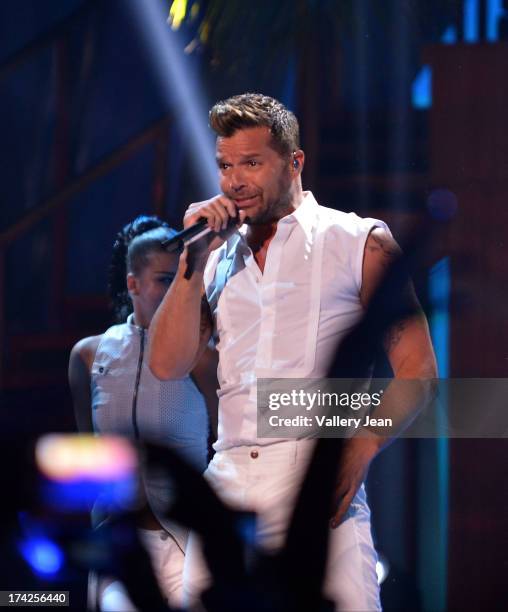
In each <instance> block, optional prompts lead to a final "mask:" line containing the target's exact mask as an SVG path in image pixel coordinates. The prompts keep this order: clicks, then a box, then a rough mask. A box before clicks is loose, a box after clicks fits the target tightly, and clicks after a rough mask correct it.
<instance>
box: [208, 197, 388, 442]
mask: <svg viewBox="0 0 508 612" xmlns="http://www.w3.org/2000/svg"><path fill="white" fill-rule="evenodd" d="M375 226H381V227H384V228H385V229H388V228H387V227H386V225H385V224H384V222H382V221H379V220H377V219H370V218H366V219H362V218H360V217H358V216H357V215H356V214H354V213H344V212H340V211H337V210H333V209H330V208H325V207H323V206H319V205H318V204H317V202H316V200H315V199H314V196H313V195H312V193H310V192H305V193H304V199H303V201H302V203H301V204H300V206H299V207H298V208H297V209H296V210H295V211H294V212H293V213H292V214H290V215H288V216H286V217H283V218H282V219H281V220H280V221H279V222H278V224H277V231H276V233H275V235H274V237H273V238H272V240H271V242H270V244H269V247H268V251H267V255H266V262H265V268H264V272H263V273H261V271H260V269H259V267H258V265H257V263H256V261H255V259H254V256H253V253H252V251H251V249H250V248H249V247H248V246H247V242H246V240H245V238H244V234H245V231H246V229H247V228H246V227H245V226H243V227H241V228H240V230H239V231H238V232H235V233H234V234H233V235H232V236H231V237H230V238H229V239H228V240H227V242H226V243H225V244H224V245H223V246H222V247H221V248H219V249H217V250H216V251H214V252H213V253H212V254H211V256H210V258H209V260H208V263H207V267H206V270H205V290H206V295H207V299H208V302H209V304H210V309H211V312H212V316H213V321H214V340H215V343H216V347H217V350H218V351H219V368H218V380H219V385H220V389H219V391H218V395H219V427H218V440H217V442H216V443H215V445H214V448H215V450H225V449H228V448H232V447H236V446H241V445H263V444H272V443H274V442H277V441H280V440H278V439H277V438H258V437H257V403H256V380H257V378H319V377H323V376H326V373H327V369H328V366H329V365H330V361H331V359H332V358H333V356H334V353H335V350H336V348H337V346H338V344H339V342H340V340H341V339H342V338H343V337H344V336H345V335H346V334H347V332H348V331H349V330H351V328H352V327H353V326H354V325H355V324H356V323H357V322H358V320H359V318H360V317H361V315H362V312H363V308H362V305H361V303H360V289H361V284H362V263H363V254H364V248H365V242H366V240H367V237H368V235H369V233H370V231H371V230H372V228H373V227H375Z"/></svg>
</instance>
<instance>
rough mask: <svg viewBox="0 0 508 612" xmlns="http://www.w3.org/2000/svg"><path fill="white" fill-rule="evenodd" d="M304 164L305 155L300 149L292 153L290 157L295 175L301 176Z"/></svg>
mask: <svg viewBox="0 0 508 612" xmlns="http://www.w3.org/2000/svg"><path fill="white" fill-rule="evenodd" d="M304 163H305V153H304V152H303V151H302V150H301V149H297V150H296V151H293V156H292V163H291V165H292V169H293V172H295V173H296V174H301V173H302V170H303V165H304Z"/></svg>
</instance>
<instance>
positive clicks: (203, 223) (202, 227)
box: [161, 217, 212, 253]
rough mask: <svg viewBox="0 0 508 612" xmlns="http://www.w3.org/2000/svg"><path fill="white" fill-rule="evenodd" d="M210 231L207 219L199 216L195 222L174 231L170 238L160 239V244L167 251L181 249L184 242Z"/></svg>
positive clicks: (188, 242) (192, 240)
mask: <svg viewBox="0 0 508 612" xmlns="http://www.w3.org/2000/svg"><path fill="white" fill-rule="evenodd" d="M211 231H212V230H211V228H210V227H208V221H207V220H206V219H205V218H204V217H201V219H198V220H197V221H196V223H193V224H192V225H191V226H189V227H187V228H186V229H184V230H182V231H181V232H178V233H176V234H175V235H174V236H173V237H172V238H166V240H162V242H161V246H162V248H164V249H166V251H168V253H174V252H178V251H183V248H184V246H185V245H186V244H190V243H191V242H194V241H195V240H198V239H199V238H201V237H202V236H206V235H207V234H209V233H210V232H211Z"/></svg>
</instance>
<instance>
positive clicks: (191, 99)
mask: <svg viewBox="0 0 508 612" xmlns="http://www.w3.org/2000/svg"><path fill="white" fill-rule="evenodd" d="M125 5H126V6H127V7H128V8H129V10H130V11H131V14H132V16H133V22H134V23H135V24H136V25H137V26H138V30H139V32H140V34H141V37H142V40H143V43H144V45H145V48H146V50H147V54H148V57H149V65H150V66H151V67H152V69H153V70H154V72H155V76H156V78H157V81H158V83H159V86H160V89H161V93H162V96H163V98H164V101H165V103H166V105H167V107H168V109H171V110H172V112H173V116H174V117H175V118H176V119H177V120H180V119H181V120H182V124H181V125H179V127H180V128H181V131H182V134H183V136H184V137H186V140H184V144H188V145H189V147H190V148H191V150H192V152H193V157H194V163H195V165H196V169H197V172H196V175H197V179H198V180H199V181H200V183H201V189H202V190H203V193H204V194H205V195H206V197H211V196H213V195H215V194H217V193H218V192H219V186H218V172H217V166H216V162H215V138H214V136H213V134H212V132H211V130H210V129H209V128H208V122H207V119H208V110H207V103H206V100H205V99H204V95H203V92H202V91H201V89H200V87H199V85H198V81H197V78H196V76H195V70H194V67H193V65H192V63H191V61H190V58H189V57H188V56H186V55H185V52H184V50H183V44H179V40H180V38H179V33H178V32H174V31H172V30H171V28H170V27H169V26H168V25H167V22H166V19H167V12H166V9H167V7H166V6H165V3H164V2H157V1H153V0H149V1H147V2H139V0H130V2H126V3H125Z"/></svg>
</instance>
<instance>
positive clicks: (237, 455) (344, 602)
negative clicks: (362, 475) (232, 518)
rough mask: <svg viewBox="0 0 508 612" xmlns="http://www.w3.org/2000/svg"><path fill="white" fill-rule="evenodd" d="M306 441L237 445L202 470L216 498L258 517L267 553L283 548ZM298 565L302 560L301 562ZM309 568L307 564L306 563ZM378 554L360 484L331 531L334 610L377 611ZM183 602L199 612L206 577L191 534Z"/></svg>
mask: <svg viewBox="0 0 508 612" xmlns="http://www.w3.org/2000/svg"><path fill="white" fill-rule="evenodd" d="M313 445H314V443H313V442H312V441H309V440H298V441H296V440H287V441H284V442H280V443H276V444H271V445H268V446H242V447H237V448H233V449H229V450H226V451H219V452H217V453H216V454H215V456H214V458H213V460H212V462H211V463H210V465H209V466H208V469H207V470H206V472H205V477H206V479H207V480H208V481H209V482H210V484H211V485H212V486H213V487H214V489H215V491H216V492H217V493H218V495H219V496H220V497H221V498H222V499H223V500H224V501H225V502H227V503H229V504H230V505H231V506H233V507H235V508H237V509H239V510H253V511H254V512H256V513H257V515H258V526H257V538H258V542H259V545H260V546H261V547H263V548H265V549H266V550H276V549H278V548H280V547H281V546H282V545H283V544H284V540H285V535H286V528H287V525H288V522H289V519H290V516H291V514H290V513H291V511H292V509H293V506H294V502H295V498H296V495H297V494H298V491H299V487H300V484H301V482H302V479H303V477H304V476H305V471H306V468H307V465H308V461H309V459H310V455H311V453H312V449H313ZM302 562H305V560H303V559H302ZM307 562H308V565H309V568H310V569H311V568H312V560H308V561H307ZM376 562H377V555H376V551H375V550H374V546H373V543H372V537H371V533H370V512H369V508H368V506H367V502H366V496H365V489H364V488H363V486H362V487H361V489H360V490H359V492H358V494H357V495H356V497H355V498H354V500H353V503H352V504H351V507H350V509H349V511H348V513H347V515H346V517H345V519H344V520H343V522H342V523H341V524H340V525H339V527H337V529H330V547H329V553H328V566H327V574H326V580H325V587H324V593H325V595H326V597H328V598H329V599H331V600H332V601H334V602H335V606H336V610H338V611H339V610H340V611H341V612H342V611H345V610H361V611H362V612H366V611H369V612H370V611H371V610H372V611H377V610H380V609H381V605H380V601H379V586H378V583H377V575H376ZM183 583H184V584H183V589H184V602H185V603H186V604H187V605H188V606H190V607H194V608H196V609H199V605H198V604H197V601H198V599H199V595H200V593H201V592H202V591H203V590H204V589H206V588H207V587H208V586H209V585H210V574H209V572H208V569H207V566H206V562H205V560H204V558H203V555H202V552H201V547H200V544H199V540H198V538H197V536H196V535H195V534H192V533H191V536H190V538H189V542H188V545H187V550H186V557H185V566H184V578H183Z"/></svg>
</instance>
